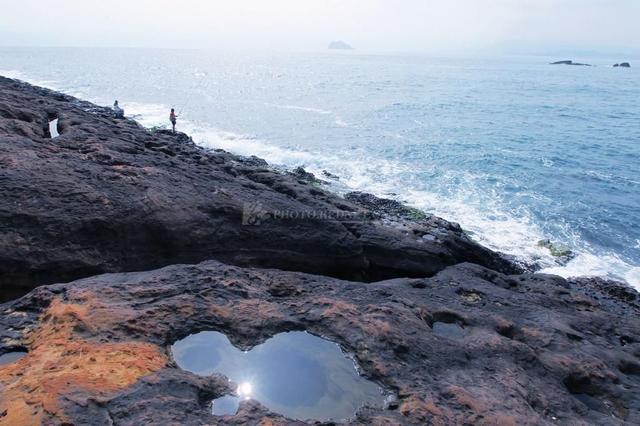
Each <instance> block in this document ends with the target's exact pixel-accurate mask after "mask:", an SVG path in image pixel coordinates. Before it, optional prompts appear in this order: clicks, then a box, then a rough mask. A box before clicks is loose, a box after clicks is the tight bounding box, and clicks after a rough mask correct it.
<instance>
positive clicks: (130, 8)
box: [0, 0, 640, 53]
mask: <svg viewBox="0 0 640 426" xmlns="http://www.w3.org/2000/svg"><path fill="white" fill-rule="evenodd" d="M0 10H2V13H1V14H0V45H4V46H25V45H28V46H33V45H36V46H51V45H62V46H131V47H135V46H141V47H145V46H149V47H228V48H239V47H248V48H258V49H266V48H274V49H297V50H300V49H302V50H316V49H324V48H326V45H327V44H328V42H329V41H331V40H335V39H342V40H345V41H347V42H348V43H350V44H352V45H353V46H355V47H356V48H359V49H361V50H380V51H393V50H397V51H407V50H410V51H424V52H437V53H440V52H474V51H478V52H486V51H498V52H500V51H511V52H514V51H515V52H518V51H521V52H522V53H544V52H557V51H570V50H572V49H575V50H579V51H600V52H607V51H615V52H622V53H625V52H628V53H631V52H632V51H633V52H637V51H638V49H640V22H638V21H639V20H640V0H438V1H436V0H228V1H222V0H175V1H169V0H100V1H98V0H55V1H53V0H51V1H49V0H18V1H16V0H0Z"/></svg>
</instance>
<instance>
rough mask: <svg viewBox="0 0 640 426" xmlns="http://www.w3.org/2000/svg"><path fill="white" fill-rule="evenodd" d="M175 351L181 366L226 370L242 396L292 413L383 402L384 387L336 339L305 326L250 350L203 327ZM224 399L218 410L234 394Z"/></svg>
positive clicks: (317, 414) (335, 413)
mask: <svg viewBox="0 0 640 426" xmlns="http://www.w3.org/2000/svg"><path fill="white" fill-rule="evenodd" d="M172 351H173V356H174V358H175V360H176V362H177V364H178V365H179V366H180V367H181V368H183V369H185V370H188V371H191V372H193V373H196V374H199V375H204V376H206V375H210V374H212V373H220V374H224V375H225V376H227V377H228V378H229V379H230V380H232V381H233V382H235V383H237V384H238V389H237V394H238V397H239V398H242V399H249V398H253V399H255V400H257V401H259V402H260V403H262V404H263V405H264V406H266V407H267V408H269V409H270V410H272V411H274V412H277V413H280V414H282V415H285V416H287V417H289V418H294V419H300V420H307V419H315V420H330V419H331V420H343V419H347V418H350V417H352V416H353V415H354V414H355V412H356V411H357V410H358V409H359V408H360V407H362V406H365V405H366V406H372V407H382V406H383V403H384V395H383V393H382V390H381V389H380V388H379V387H378V386H377V385H376V384H375V383H373V382H370V381H368V380H365V379H364V378H362V377H360V376H359V375H358V373H357V371H356V367H355V364H354V362H353V360H351V359H350V358H348V357H347V356H346V355H345V354H344V353H343V352H342V351H341V350H340V348H339V346H338V345H336V344H335V343H332V342H329V341H327V340H324V339H321V338H319V337H316V336H313V335H311V334H308V333H305V332H290V333H280V334H278V335H276V336H274V337H273V338H271V339H269V340H267V341H266V342H265V343H263V344H261V345H258V346H256V347H255V348H253V349H252V350H250V351H248V352H243V351H240V350H238V349H237V348H235V347H234V346H233V345H232V344H231V343H230V342H229V340H228V339H227V337H226V336H225V335H224V334H221V333H217V332H202V333H198V334H195V335H192V336H189V337H187V338H186V339H184V340H181V341H179V342H177V343H176V344H175V345H173V347H172ZM225 398H226V397H225ZM239 398H236V400H238V399H239ZM222 399H223V398H220V399H218V400H216V401H214V403H213V411H214V413H215V414H217V415H221V414H223V411H225V410H226V411H227V413H228V412H230V411H231V410H228V409H226V408H225V407H227V406H228V404H229V402H230V400H229V399H225V400H224V401H221V400H222ZM220 405H223V407H222V408H219V407H220ZM217 407H218V408H217ZM235 410H237V407H236V408H235ZM227 413H225V414H227ZM233 414H235V411H234V413H233Z"/></svg>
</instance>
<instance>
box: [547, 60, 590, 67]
mask: <svg viewBox="0 0 640 426" xmlns="http://www.w3.org/2000/svg"><path fill="white" fill-rule="evenodd" d="M551 65H578V66H582V67H590V66H591V65H590V64H581V63H580V62H573V61H558V62H551Z"/></svg>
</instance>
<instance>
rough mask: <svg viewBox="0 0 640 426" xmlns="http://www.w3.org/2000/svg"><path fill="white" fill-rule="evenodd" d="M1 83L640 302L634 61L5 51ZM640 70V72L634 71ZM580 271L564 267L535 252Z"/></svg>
mask: <svg viewBox="0 0 640 426" xmlns="http://www.w3.org/2000/svg"><path fill="white" fill-rule="evenodd" d="M0 59H1V61H0V68H2V70H0V75H6V76H11V77H16V78H21V79H23V80H27V81H30V82H34V83H37V84H41V85H45V86H48V87H51V88H55V89H58V90H61V91H64V92H66V93H69V94H73V95H76V96H78V97H81V98H84V99H87V100H90V101H93V102H96V103H99V104H103V105H111V104H113V101H114V100H115V99H118V100H119V101H120V105H121V106H123V107H124V108H125V111H126V114H127V116H129V117H132V118H135V119H137V120H139V121H140V122H141V123H143V124H144V125H146V126H149V127H151V126H165V127H168V126H169V121H168V115H169V109H170V108H171V107H175V108H176V109H177V112H178V115H179V118H178V129H179V130H183V131H185V132H188V133H190V134H191V135H193V137H194V140H195V141H196V142H197V143H199V144H201V145H203V146H206V147H212V148H223V149H226V150H229V151H232V152H235V153H239V154H243V155H257V156H260V157H263V158H265V159H266V160H268V161H269V162H271V163H272V164H274V165H278V166H284V167H297V166H303V167H305V168H307V169H308V170H309V171H311V172H314V173H320V172H321V171H322V170H326V171H328V172H330V173H333V174H335V175H338V176H340V180H339V181H338V183H334V184H333V185H334V189H335V190H336V191H338V192H344V191H350V190H361V191H368V192H372V193H375V194H377V195H380V196H384V197H391V198H396V199H399V200H402V201H405V202H407V203H409V204H410V205H412V206H415V207H418V208H421V209H423V210H425V211H428V212H432V213H435V214H437V215H440V216H442V217H444V218H445V219H448V220H451V221H456V222H459V223H460V224H461V225H462V226H463V227H464V228H465V229H466V230H468V231H469V233H470V234H471V235H472V236H473V238H475V239H476V240H477V241H478V242H480V243H482V244H484V245H486V246H488V247H490V248H492V249H496V250H500V251H502V252H504V253H507V254H511V255H515V256H517V257H519V258H520V259H522V260H523V261H526V262H530V263H535V264H537V265H538V266H540V267H541V268H542V270H544V271H545V272H551V273H556V274H560V275H563V276H579V275H599V276H606V277H610V278H616V279H620V280H625V281H627V282H629V283H631V284H633V285H635V286H636V287H640V267H639V265H640V107H639V106H638V99H640V72H639V71H638V68H631V69H621V68H612V67H611V65H612V64H613V63H615V62H619V61H621V60H631V62H632V67H633V66H634V65H636V64H635V63H634V62H633V60H632V59H633V58H616V59H614V58H611V59H607V58H604V59H602V58H591V60H588V58H572V59H576V60H577V59H580V60H581V61H587V60H588V61H590V62H592V63H593V64H594V65H597V66H594V67H570V66H551V65H548V63H549V62H551V60H555V59H565V58H545V57H498V58H495V57H494V58H455V59H453V58H431V57H421V56H409V55H390V54H384V55H383V54H364V53H358V52H357V51H355V52H333V53H332V52H318V53H288V54H283V53H264V52H263V53H239V52H235V53H220V52H215V51H208V50H159V49H148V50H138V49H75V48H68V49H45V48H43V49H23V48H19V49H18V48H15V49H0ZM637 62H638V63H637V67H640V61H637ZM543 239H550V240H551V241H552V242H553V243H555V244H559V245H564V246H567V247H568V248H570V249H571V250H572V251H573V252H574V254H575V257H574V258H573V260H571V261H569V262H568V263H566V264H558V262H557V259H556V258H554V257H553V256H552V255H551V254H550V252H549V250H548V249H547V248H544V247H541V246H539V244H538V242H539V241H540V240H543Z"/></svg>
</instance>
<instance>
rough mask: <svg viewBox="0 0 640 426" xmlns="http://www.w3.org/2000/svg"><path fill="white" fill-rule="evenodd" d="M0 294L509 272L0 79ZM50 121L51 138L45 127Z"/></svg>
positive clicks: (418, 230) (181, 139) (451, 230)
mask: <svg viewBox="0 0 640 426" xmlns="http://www.w3.org/2000/svg"><path fill="white" fill-rule="evenodd" d="M0 88H1V91H0V165H1V168H0V230H1V232H0V294H1V295H2V299H3V300H8V299H11V298H13V297H16V296H18V295H20V294H24V293H25V292H26V291H28V290H29V289H32V288H34V287H35V286H38V285H41V284H51V283H55V282H65V281H70V280H73V279H77V278H81V277H86V276H91V275H96V274H100V273H104V272H121V271H122V272H124V271H139V270H148V269H153V268H157V267H161V266H165V265H169V264H174V263H198V262H200V261H203V260H207V259H216V260H220V261H223V262H227V263H231V264H235V265H240V266H264V267H274V268H279V269H285V270H294V271H303V272H310V273H315V274H321V275H328V276H334V277H339V278H346V279H351V280H360V281H376V280H381V279H386V278H392V277H405V276H407V277H420V276H430V275H433V274H435V273H437V272H438V271H440V270H442V269H443V268H444V267H446V266H448V265H453V264H456V263H460V262H465V261H469V262H474V263H479V264H482V265H485V266H489V267H492V268H494V269H499V270H502V271H513V270H514V268H515V267H514V266H513V265H512V264H511V263H510V262H508V261H506V260H504V259H501V258H500V257H499V256H497V255H495V254H494V253H492V252H490V251H489V250H487V249H485V248H483V247H481V246H479V245H477V244H475V243H473V242H472V241H471V240H469V239H468V238H466V236H465V235H464V233H462V231H461V230H460V229H459V228H458V227H455V226H451V224H449V223H447V222H445V221H441V220H435V219H433V218H429V220H420V218H416V219H417V220H415V221H414V222H413V223H412V224H403V225H402V226H387V225H385V224H384V223H382V221H381V220H380V219H379V218H374V217H372V216H371V215H370V211H368V210H367V209H365V208H363V207H361V205H359V204H357V203H353V202H350V201H348V200H345V199H342V198H339V197H337V196H335V195H333V194H331V193H329V192H327V191H325V190H324V189H322V188H321V186H320V185H318V184H316V183H317V182H316V181H315V177H314V176H313V175H311V176H309V174H308V173H306V172H305V171H304V170H303V169H301V170H296V171H294V172H293V173H291V174H283V173H280V172H278V171H275V170H273V169H271V168H270V167H269V166H268V164H267V163H266V162H265V161H264V160H261V159H258V158H255V157H252V158H242V157H238V156H235V155H232V154H230V153H227V152H224V151H220V150H219V151H207V150H204V149H202V148H200V147H198V146H196V145H195V144H194V143H193V142H192V141H191V140H190V139H189V137H187V136H186V135H184V134H178V135H174V134H172V133H171V132H168V131H155V130H154V131H149V130H147V129H144V128H143V127H141V126H140V125H138V124H137V123H136V122H134V121H132V120H116V119H114V118H113V117H112V115H113V114H112V111H111V110H110V109H106V108H101V107H97V106H95V105H93V104H90V103H87V102H82V101H79V100H77V99H75V98H72V97H70V96H66V95H62V94H59V93H55V92H51V91H49V90H46V89H40V88H35V87H32V86H30V85H27V84H25V83H21V82H18V81H15V80H9V79H5V78H0ZM54 117H55V118H58V129H59V132H60V135H59V136H58V137H57V138H55V139H51V138H50V137H51V135H50V133H49V127H48V122H49V120H50V119H52V118H54Z"/></svg>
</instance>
